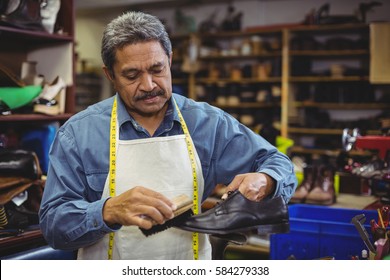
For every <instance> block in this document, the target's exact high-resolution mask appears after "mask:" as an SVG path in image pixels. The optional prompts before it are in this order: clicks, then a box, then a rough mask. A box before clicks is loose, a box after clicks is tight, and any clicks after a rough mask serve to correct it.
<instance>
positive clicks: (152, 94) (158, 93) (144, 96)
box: [135, 89, 165, 101]
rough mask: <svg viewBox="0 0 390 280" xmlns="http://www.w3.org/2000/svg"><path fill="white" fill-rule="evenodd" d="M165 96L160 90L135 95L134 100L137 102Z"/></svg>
mask: <svg viewBox="0 0 390 280" xmlns="http://www.w3.org/2000/svg"><path fill="white" fill-rule="evenodd" d="M164 94H165V91H164V90H162V89H160V90H154V91H146V92H143V93H142V94H140V95H137V96H136V97H135V100H136V101H139V100H144V99H147V98H151V97H156V96H161V95H164Z"/></svg>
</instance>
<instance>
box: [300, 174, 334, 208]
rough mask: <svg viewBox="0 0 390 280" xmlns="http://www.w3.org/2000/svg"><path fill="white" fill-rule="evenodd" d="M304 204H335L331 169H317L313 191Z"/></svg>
mask: <svg viewBox="0 0 390 280" xmlns="http://www.w3.org/2000/svg"><path fill="white" fill-rule="evenodd" d="M305 202H306V203H308V204H319V205H331V204H333V203H334V202H335V191H334V171H333V170H332V169H331V168H329V167H321V168H319V170H318V174H317V178H316V180H315V182H314V186H313V189H312V190H311V191H310V192H309V194H308V195H307V197H306V201H305Z"/></svg>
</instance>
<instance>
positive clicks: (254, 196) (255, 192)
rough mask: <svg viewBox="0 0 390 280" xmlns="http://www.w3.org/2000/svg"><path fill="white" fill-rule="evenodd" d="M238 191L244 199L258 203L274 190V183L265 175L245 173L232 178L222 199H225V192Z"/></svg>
mask: <svg viewBox="0 0 390 280" xmlns="http://www.w3.org/2000/svg"><path fill="white" fill-rule="evenodd" d="M237 189H238V190H239V191H240V192H241V193H242V194H243V195H244V196H245V197H246V198H248V199H249V200H252V201H260V200H262V199H263V198H265V197H266V196H268V195H269V194H271V193H272V192H274V190H275V181H274V179H272V178H271V177H270V176H268V175H267V174H265V173H258V172H254V173H246V174H240V175H237V176H236V177H234V179H233V181H232V182H231V183H230V184H229V185H228V186H227V188H226V193H225V194H224V195H223V196H222V199H226V198H227V192H230V191H235V190H237Z"/></svg>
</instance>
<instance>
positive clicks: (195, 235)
mask: <svg viewBox="0 0 390 280" xmlns="http://www.w3.org/2000/svg"><path fill="white" fill-rule="evenodd" d="M172 100H173V103H175V107H176V110H177V114H178V115H179V120H180V124H181V127H182V129H183V132H184V135H185V138H186V145H187V150H188V155H189V156H190V161H191V169H192V183H193V186H194V190H193V207H192V210H193V211H194V214H195V215H197V214H199V208H198V201H199V197H198V178H197V175H196V162H195V154H194V146H193V143H192V139H191V137H190V132H189V131H188V128H187V124H186V122H185V121H184V118H183V115H182V114H181V112H180V110H179V106H177V103H176V100H175V99H174V98H173V97H172ZM192 250H193V252H194V259H195V260H197V259H199V234H198V233H197V232H193V233H192Z"/></svg>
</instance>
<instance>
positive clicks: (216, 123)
mask: <svg viewBox="0 0 390 280" xmlns="http://www.w3.org/2000/svg"><path fill="white" fill-rule="evenodd" d="M117 96H118V112H117V114H118V127H119V138H120V139H121V140H132V139H140V138H148V137H151V136H150V135H149V134H148V132H147V131H146V130H145V129H144V128H142V127H141V126H140V125H139V124H137V122H136V121H135V120H134V119H133V118H132V117H131V116H130V115H129V114H128V113H127V111H126V108H125V105H124V103H123V101H122V100H121V99H120V98H119V95H117ZM173 96H174V98H175V100H176V101H177V104H178V106H179V108H180V111H181V112H182V115H183V118H184V119H185V121H186V124H187V126H188V129H189V132H190V135H191V137H192V139H193V142H194V145H195V148H196V150H197V152H198V155H199V158H200V162H201V165H202V172H203V177H204V180H205V190H204V193H203V200H204V199H206V198H207V197H208V196H209V195H210V193H211V192H212V191H213V189H214V188H215V186H216V184H218V183H222V184H229V182H230V181H232V179H233V178H234V176H235V175H237V174H242V173H247V172H254V171H258V172H264V173H267V174H268V175H269V176H271V177H272V178H273V179H275V181H276V190H275V192H274V194H273V195H274V196H282V197H283V198H284V199H285V200H286V201H288V200H289V199H290V197H291V196H292V194H293V192H294V190H295V188H296V184H297V182H296V177H295V174H294V171H293V166H292V163H291V161H290V160H289V159H288V157H286V156H285V155H284V154H282V153H280V152H278V151H277V149H276V148H275V147H274V146H272V145H271V144H269V143H268V142H267V141H266V140H264V139H263V138H262V137H260V136H259V135H258V134H256V133H254V132H253V131H252V130H250V129H248V128H247V127H245V126H244V125H242V124H240V123H239V122H238V121H237V120H236V119H234V118H233V117H231V116H230V115H228V114H226V113H225V112H223V111H222V110H220V109H218V108H215V107H212V106H210V105H209V104H207V103H202V102H195V101H193V100H191V99H188V98H185V97H183V96H180V95H177V94H174V95H173ZM112 104H113V97H112V98H109V99H106V100H104V101H101V102H99V103H97V104H95V105H92V106H90V107H89V108H87V109H86V110H84V111H82V112H80V113H78V114H76V115H74V116H72V117H71V118H70V119H69V120H68V121H67V122H66V123H65V124H64V125H63V126H61V127H60V129H59V130H58V132H57V135H56V138H55V140H54V142H53V144H52V147H51V149H50V165H49V170H48V174H47V181H46V185H45V191H44V195H43V199H42V203H41V210H40V213H39V214H40V226H41V230H42V233H43V235H44V237H45V238H46V240H47V241H48V243H49V244H50V245H51V246H52V247H54V248H61V249H78V248H80V247H85V246H87V245H90V244H92V243H94V242H96V241H97V240H99V239H100V238H102V237H103V236H104V235H105V234H107V233H109V232H112V231H115V230H118V229H119V227H114V228H111V227H108V226H107V225H106V224H105V223H104V221H103V215H102V210H103V205H104V203H105V199H101V195H102V192H103V188H104V184H105V180H106V177H107V175H108V169H109V134H110V116H111V109H112ZM177 134H183V131H182V128H181V125H180V121H179V118H178V115H177V111H176V109H175V108H174V106H173V103H172V100H170V102H169V107H168V110H167V113H166V116H165V119H164V121H163V122H162V123H161V125H160V127H159V128H158V129H157V131H156V132H155V135H153V137H161V136H170V135H177Z"/></svg>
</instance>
